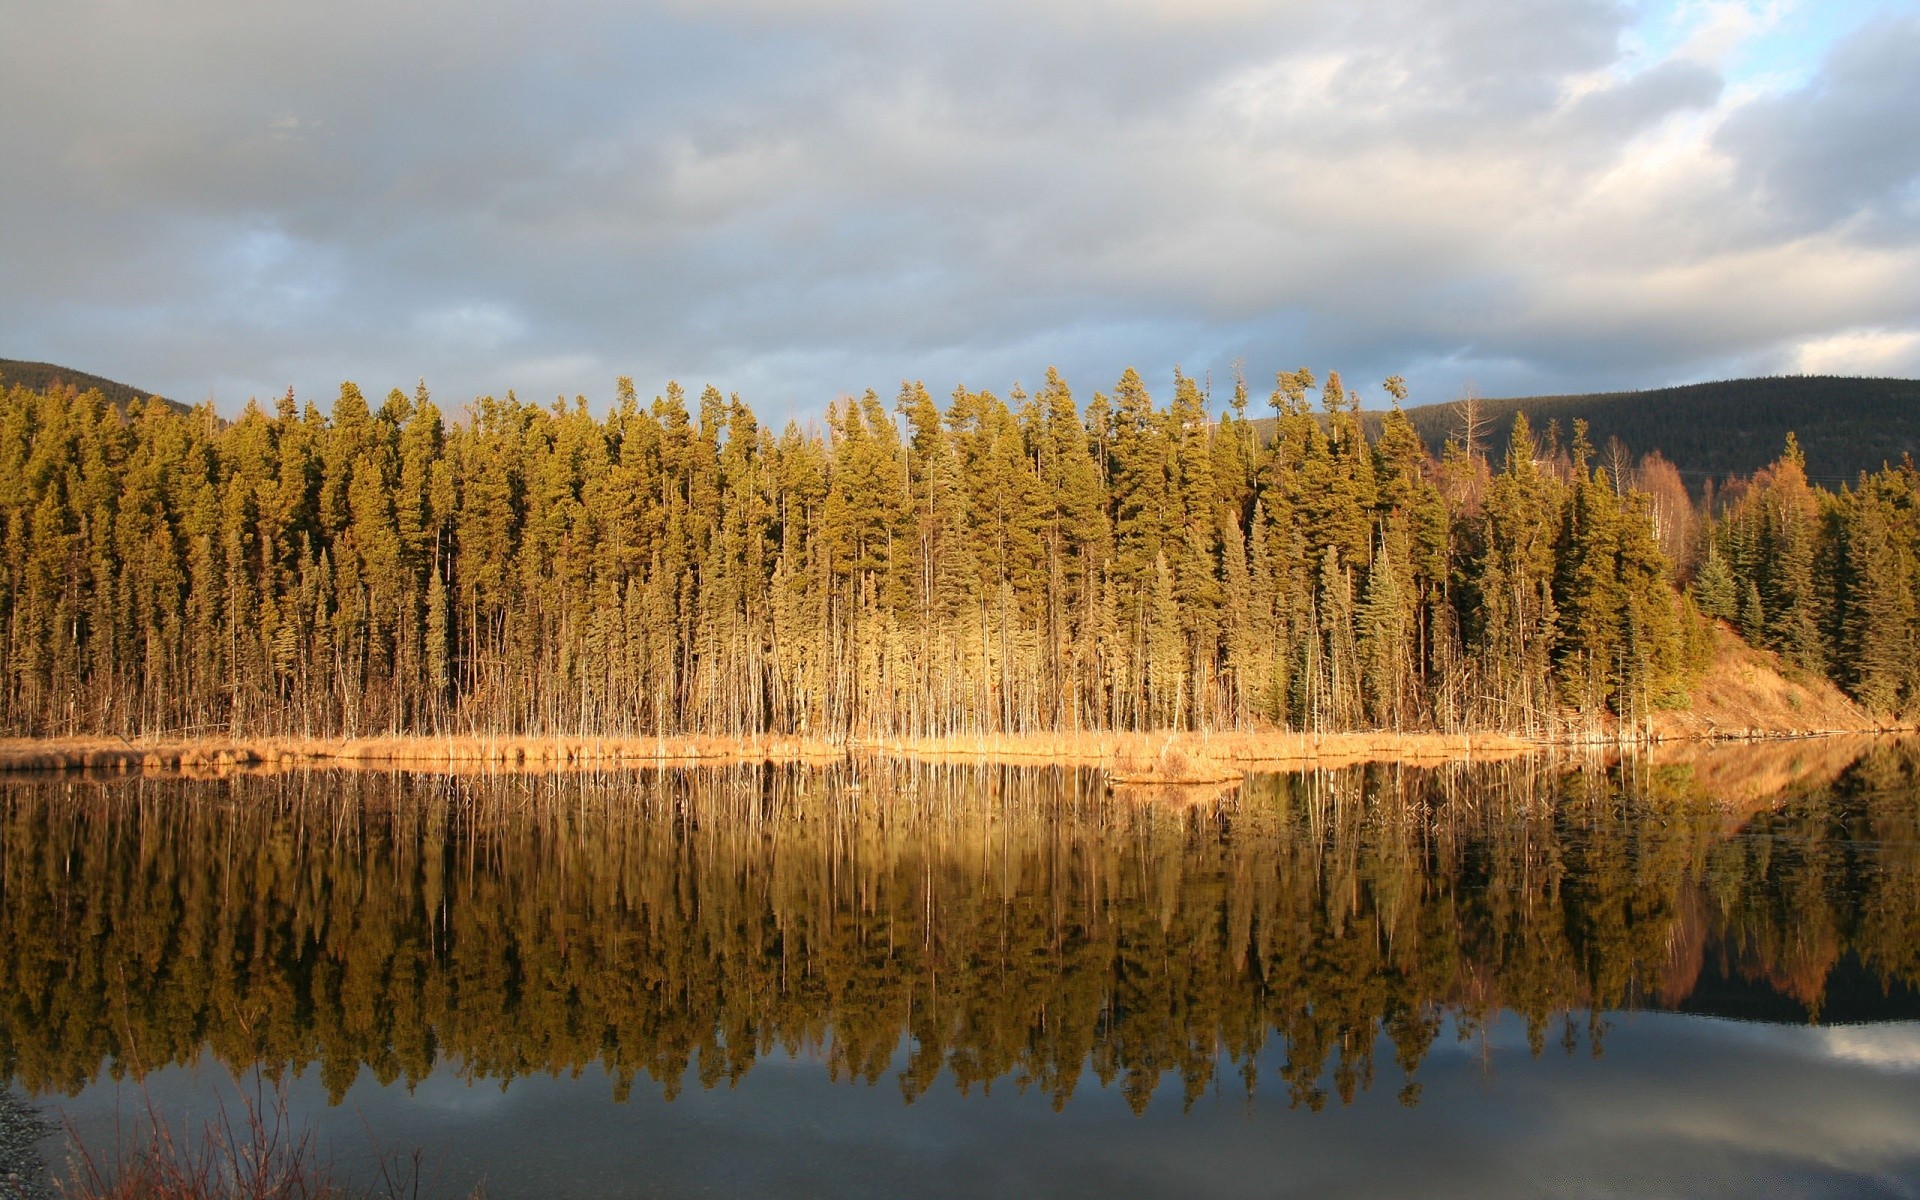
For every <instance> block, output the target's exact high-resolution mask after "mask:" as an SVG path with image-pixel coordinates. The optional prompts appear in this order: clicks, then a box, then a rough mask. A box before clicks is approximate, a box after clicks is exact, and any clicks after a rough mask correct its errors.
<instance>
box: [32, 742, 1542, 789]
mask: <svg viewBox="0 0 1920 1200" xmlns="http://www.w3.org/2000/svg"><path fill="white" fill-rule="evenodd" d="M1536 749H1538V745H1537V744H1536V743H1533V742H1529V741H1526V740H1523V739H1520V738H1512V737H1506V736H1502V735H1495V734H1473V735H1465V734H1435V733H1400V734H1395V733H1341V734H1320V735H1315V734H1305V733H1279V732H1257V731H1232V732H1224V733H1192V732H1177V733H1166V732H1163V733H1113V732H1099V733H1090V732H1083V733H1034V734H1005V733H1002V734H981V735H974V736H967V735H951V736H942V737H925V738H903V737H892V738H869V739H859V738H855V739H849V740H846V741H830V740H827V739H820V738H801V737H739V738H727V737H660V738H617V737H616V738H595V737H576V736H547V737H378V738H340V739H305V738H231V739H229V738H191V739H188V738H154V739H142V740H135V741H128V740H125V739H118V738H112V739H109V738H45V739H41V738H10V739H0V770H12V771H76V770H77V771H86V772H89V773H93V774H107V775H131V774H164V775H185V776H189V777H199V776H221V775H228V774H234V773H239V772H273V771H284V770H289V769H301V768H314V767H325V768H334V769H341V768H344V769H354V768H365V769H382V770H391V769H407V770H415V771H429V772H434V773H440V774H469V773H497V772H523V773H533V772H538V773H548V772H563V771H574V770H598V769H604V768H608V767H616V766H645V765H654V766H685V765H695V764H700V763H734V762H783V763H784V762H820V761H830V760H834V759H841V758H847V757H860V758H894V759H910V760H917V761H930V762H942V761H948V762H1000V763H1049V764H1060V765H1066V766H1085V767H1097V768H1104V769H1106V770H1108V771H1110V772H1112V773H1113V774H1114V777H1115V780H1116V782H1122V783H1133V782H1142V783H1144V782H1153V783H1171V784H1192V783H1219V782H1225V781H1232V780H1238V779H1240V778H1241V777H1242V776H1244V775H1245V774H1246V773H1247V772H1248V771H1250V770H1255V769H1259V768H1263V767H1282V766H1288V765H1300V764H1316V765H1322V766H1335V765H1348V764H1353V763H1363V762H1415V763H1422V762H1425V763H1432V762H1446V761H1454V760H1458V759H1462V758H1491V757H1508V756H1511V755H1515V754H1524V753H1529V752H1532V751H1534V750H1536Z"/></svg>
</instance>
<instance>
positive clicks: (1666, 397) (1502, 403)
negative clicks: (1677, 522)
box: [1367, 375, 1920, 486]
mask: <svg viewBox="0 0 1920 1200" xmlns="http://www.w3.org/2000/svg"><path fill="white" fill-rule="evenodd" d="M1477 403H1478V406H1479V414H1480V419H1481V421H1482V423H1483V425H1484V433H1483V437H1484V438H1485V442H1486V447H1487V449H1488V452H1489V453H1490V454H1492V455H1494V456H1495V457H1496V458H1497V457H1499V456H1502V455H1504V454H1505V453H1506V446H1507V434H1508V432H1509V431H1510V430H1511V429H1512V427H1513V418H1514V414H1515V413H1519V412H1524V413H1526V414H1527V421H1528V423H1529V424H1531V425H1532V426H1533V430H1534V433H1535V435H1536V436H1538V435H1540V434H1543V433H1545V431H1546V428H1547V426H1548V424H1549V423H1550V422H1553V421H1558V422H1559V423H1560V431H1561V439H1562V441H1563V442H1565V441H1567V440H1570V439H1571V438H1572V436H1573V423H1574V421H1575V420H1576V419H1578V420H1584V421H1586V422H1587V425H1588V433H1587V436H1588V437H1589V438H1590V439H1591V440H1592V442H1593V444H1594V446H1595V447H1596V448H1604V447H1605V446H1606V444H1607V441H1608V439H1609V438H1616V437H1617V438H1619V439H1620V440H1621V441H1622V442H1624V443H1625V444H1626V446H1627V448H1628V449H1629V450H1631V451H1632V452H1633V454H1634V455H1635V456H1636V457H1638V456H1639V455H1641V454H1644V453H1646V452H1647V451H1650V450H1658V451H1660V453H1661V454H1663V455H1665V456H1666V457H1667V458H1668V459H1669V460H1671V461H1672V462H1673V463H1674V465H1675V466H1677V467H1679V468H1680V469H1681V471H1682V472H1683V473H1685V474H1687V475H1689V476H1691V477H1693V481H1694V482H1695V483H1696V484H1697V483H1698V482H1699V481H1702V480H1704V479H1705V478H1707V477H1714V478H1724V477H1726V476H1728V475H1747V474H1751V473H1752V472H1754V471H1757V470H1759V469H1760V468H1761V467H1764V466H1766V465H1767V464H1768V463H1770V462H1772V461H1774V460H1775V459H1777V458H1778V457H1779V456H1780V450H1781V447H1782V445H1784V444H1785V442H1786V439H1787V434H1788V433H1793V434H1794V435H1795V436H1796V437H1798V438H1799V440H1800V446H1801V449H1802V450H1804V451H1805V452H1806V456H1807V473H1808V475H1809V476H1811V477H1812V478H1814V479H1815V480H1816V481H1817V482H1822V483H1828V484H1832V485H1836V486H1837V485H1839V484H1842V483H1851V482H1853V481H1854V480H1855V479H1856V478H1857V477H1858V476H1859V474H1860V472H1862V471H1868V472H1872V471H1877V470H1879V469H1880V467H1881V466H1882V465H1883V464H1886V463H1898V462H1899V461H1900V459H1901V456H1902V455H1905V454H1912V455H1914V456H1915V457H1916V458H1920V380H1915V379H1871V378H1847V377H1840V376H1827V375H1774V376H1766V377H1763V378H1757V379H1727V380H1720V381H1717V382H1714V383H1694V384H1687V385H1685V386H1682V387H1668V388H1653V389H1649V390H1647V391H1643V392H1596V393H1592V394H1589V395H1580V396H1519V397H1509V398H1504V399H1481V400H1479V401H1478V402H1477ZM1406 413H1407V416H1408V418H1409V419H1410V420H1412V422H1413V427H1414V428H1415V429H1417V430H1419V431H1420V436H1421V437H1423V438H1425V439H1426V442H1427V445H1428V446H1429V447H1430V448H1431V449H1432V450H1433V451H1434V452H1435V453H1438V452H1439V451H1440V449H1441V447H1442V446H1443V445H1444V444H1445V442H1446V440H1447V439H1448V438H1449V437H1452V438H1455V439H1458V438H1459V436H1460V433H1461V427H1462V411H1461V404H1460V402H1458V401H1454V402H1449V403H1445V404H1423V405H1419V406H1417V407H1414V408H1409V409H1407V410H1406ZM1367 417H1368V427H1369V429H1370V430H1377V429H1378V422H1379V419H1380V415H1379V414H1378V413H1368V414H1367Z"/></svg>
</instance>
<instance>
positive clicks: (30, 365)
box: [0, 358, 188, 412]
mask: <svg viewBox="0 0 1920 1200" xmlns="http://www.w3.org/2000/svg"><path fill="white" fill-rule="evenodd" d="M13 384H18V385H20V386H21V387H25V388H29V389H31V390H33V391H36V392H44V391H48V390H50V389H52V388H56V387H75V388H78V389H80V390H81V391H83V392H86V391H98V392H99V393H100V394H101V395H102V396H105V397H106V398H107V403H109V404H112V405H113V406H115V407H116V408H125V407H126V406H127V405H128V404H129V403H131V402H132V401H135V400H138V401H140V402H141V403H143V404H144V403H145V402H146V401H148V400H159V401H160V402H161V403H163V404H166V405H168V406H169V407H171V408H174V409H177V410H178V411H180V412H186V411H187V409H188V406H187V405H184V404H181V403H180V402H179V401H177V400H169V399H167V398H166V397H165V396H156V395H154V394H153V393H152V392H149V391H147V390H146V389H144V388H137V387H133V386H130V385H128V384H124V383H116V382H114V381H113V380H111V379H106V378H103V377H101V376H99V375H90V374H88V373H87V372H85V371H76V370H74V369H73V368H71V367H62V366H56V365H55V364H53V363H43V362H22V361H20V360H18V359H12V358H0V386H9V385H13Z"/></svg>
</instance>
